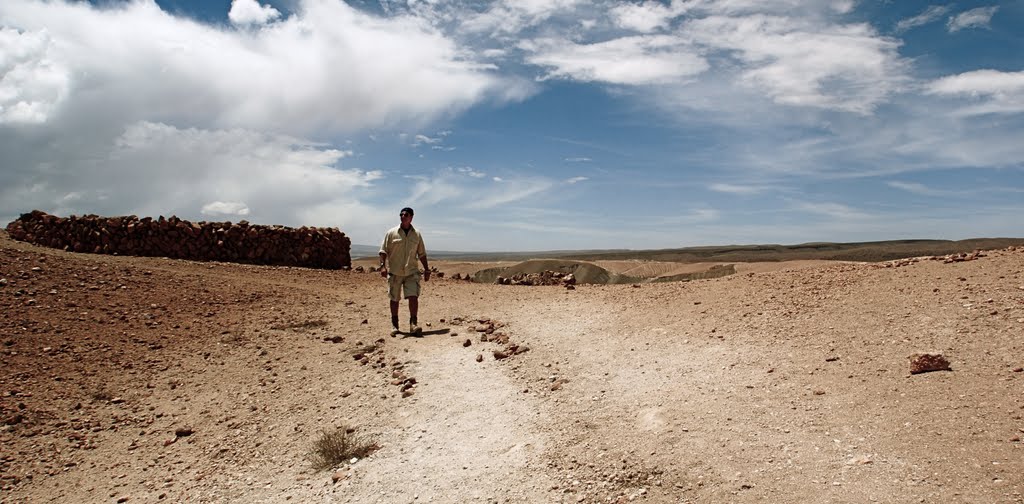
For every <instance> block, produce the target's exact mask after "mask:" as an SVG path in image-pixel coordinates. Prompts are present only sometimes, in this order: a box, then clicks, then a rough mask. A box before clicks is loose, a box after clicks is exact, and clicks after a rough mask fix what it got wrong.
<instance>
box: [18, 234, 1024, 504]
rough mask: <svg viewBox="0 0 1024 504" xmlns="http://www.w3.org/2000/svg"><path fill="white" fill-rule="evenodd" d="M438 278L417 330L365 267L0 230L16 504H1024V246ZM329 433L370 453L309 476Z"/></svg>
mask: <svg viewBox="0 0 1024 504" xmlns="http://www.w3.org/2000/svg"><path fill="white" fill-rule="evenodd" d="M367 264H370V263H367ZM432 264H433V265H434V266H436V267H437V268H438V269H439V270H441V271H443V272H445V273H446V275H445V277H444V278H433V279H431V281H430V282H429V283H427V284H425V286H424V292H423V297H422V300H421V307H420V310H421V313H420V322H421V325H427V324H428V325H427V327H425V329H426V330H427V333H428V334H426V335H425V336H424V337H422V338H403V337H391V335H390V327H389V326H390V323H389V317H388V312H387V300H386V298H385V293H384V284H383V281H382V279H381V278H380V277H379V276H377V275H376V274H373V273H369V272H356V271H323V270H311V269H302V268H283V267H259V266H249V265H238V264H225V263H200V262H191V261H176V260H168V259H159V258H131V257H114V256H99V255H85V254H70V253H66V252H62V251H58V250H52V249H46V248H42V247H38V246H33V245H27V244H23V243H18V242H14V241H11V240H10V239H9V238H8V237H7V235H6V234H4V233H0V307H2V315H0V359H2V366H0V420H2V428H0V442H2V447H3V449H2V453H0V501H2V502H4V503H15V502H19V503H20V502H274V503H277V502H300V503H304V502H360V503H363V502H382V503H393V502H629V501H640V502H657V503H662V502H666V503H668V502H673V503H679V502H695V503H697V502H699V503H720V502H780V503H808V502H830V503H831V502H850V503H853V502H857V503H863V502H883V503H912V502H913V503H916V502H954V503H955V502H964V503H1022V502H1024V443H1022V442H1021V438H1022V437H1024V247H1016V248H1013V247H1011V248H1003V249H999V250H990V251H985V252H984V253H983V254H980V255H979V256H978V257H976V258H973V260H966V261H957V262H945V261H943V260H934V259H919V260H903V261H891V262H877V263H862V262H838V261H783V262H772V263H737V264H736V265H735V268H736V273H735V274H732V275H728V276H724V277H720V278H712V279H703V280H693V281H688V282H664V283H625V284H618V285H588V284H581V285H577V286H576V288H575V289H571V290H570V289H567V288H565V287H562V286H557V285H556V286H534V287H530V286H517V285H494V284H483V283H471V282H467V281H463V280H454V279H452V278H451V277H452V276H453V275H454V274H456V273H458V274H460V275H463V274H468V273H472V272H474V271H476V270H478V269H481V268H484V267H490V266H493V264H481V263H471V262H465V261H462V262H455V261H450V262H446V261H438V260H435V261H433V263H432ZM599 264H600V265H601V266H603V267H604V268H606V269H607V270H609V271H615V272H619V273H625V272H631V273H632V274H638V273H637V272H642V273H643V275H644V276H652V275H665V274H673V275H674V274H679V273H684V272H686V271H688V270H692V269H694V268H698V269H699V268H705V267H709V266H711V265H710V264H703V265H697V266H694V265H679V264H664V263H653V262H643V261H629V260H626V259H619V260H617V262H616V261H606V262H603V263H599ZM404 309H405V306H404V304H403V311H404ZM402 320H403V324H405V323H406V317H405V316H404V315H403V317H402ZM445 329H447V330H448V331H447V332H446V333H443V332H442V331H443V330H445ZM484 340H486V341H484ZM512 346H515V347H516V348H515V350H513V351H509V349H510V348H511V347H512ZM922 351H934V352H941V353H943V354H944V355H945V356H946V357H947V358H948V359H949V361H950V364H951V370H949V371H941V372H931V373H924V374H915V375H911V374H910V373H909V361H908V356H909V355H911V354H913V353H915V352H922ZM496 352H497V353H496ZM498 357H501V358H498ZM410 379H411V380H410ZM341 426H348V427H351V428H353V429H355V430H354V433H357V434H360V435H363V436H366V437H367V438H368V439H372V440H373V441H374V442H375V443H376V445H377V446H378V449H377V450H376V451H374V452H373V453H372V454H370V455H369V456H367V457H365V458H357V459H349V460H346V461H344V462H340V463H338V464H337V465H335V466H334V467H330V468H328V469H323V470H315V469H313V467H312V464H311V462H310V459H309V455H310V453H311V451H312V450H313V447H314V445H315V442H316V440H317V439H318V438H319V437H320V436H321V435H322V434H323V433H324V432H326V431H330V430H332V429H335V428H338V427H341Z"/></svg>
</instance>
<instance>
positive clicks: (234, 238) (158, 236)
mask: <svg viewBox="0 0 1024 504" xmlns="http://www.w3.org/2000/svg"><path fill="white" fill-rule="evenodd" d="M7 232H8V234H10V236H11V238H13V239H15V240H20V241H25V242H29V243H35V244H38V245H43V246H46V247H53V248H59V249H64V250H67V251H72V252H86V253H92V254H116V255H130V256H155V257H170V258H174V259H192V260H197V261H227V262H240V263H249V264H272V265H280V266H304V267H308V268H325V269H339V268H348V267H350V266H351V265H352V257H351V255H350V250H351V244H352V242H351V241H350V240H349V238H348V237H347V236H345V233H342V232H341V231H340V230H338V228H315V227H305V226H303V227H301V228H290V227H284V226H260V225H252V224H249V223H248V222H246V221H240V222H238V223H235V224H232V223H231V222H198V223H196V222H189V221H185V220H181V219H179V218H177V217H174V216H171V217H170V218H167V219H165V218H164V217H163V216H161V217H160V218H158V219H153V218H150V217H143V218H141V219H140V218H138V217H136V216H134V215H131V216H127V217H100V216H97V215H85V216H74V215H72V216H71V217H66V218H64V217H57V216H54V215H49V214H47V213H45V212H40V211H39V210H35V211H33V212H31V213H27V214H22V216H21V217H19V218H18V219H17V220H15V221H13V222H11V223H10V224H8V225H7Z"/></svg>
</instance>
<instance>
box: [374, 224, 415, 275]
mask: <svg viewBox="0 0 1024 504" xmlns="http://www.w3.org/2000/svg"><path fill="white" fill-rule="evenodd" d="M380 253H381V254H387V256H388V273H390V274H392V275H395V276H409V275H414V274H418V273H419V272H420V268H419V265H417V264H416V261H417V259H418V258H419V257H426V255H427V249H425V248H424V247H423V237H422V236H420V232H419V231H417V230H416V228H414V227H410V228H409V233H408V234H406V233H405V231H402V227H401V226H395V227H393V228H391V229H390V230H388V232H387V234H385V235H384V243H382V244H381V246H380Z"/></svg>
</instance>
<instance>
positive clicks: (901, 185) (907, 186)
mask: <svg viewBox="0 0 1024 504" xmlns="http://www.w3.org/2000/svg"><path fill="white" fill-rule="evenodd" d="M886 185H888V186H889V187H892V188H894V189H900V190H902V191H907V192H909V193H913V194H919V195H921V196H941V197H950V196H958V195H959V193H956V192H954V191H944V190H941V189H932V188H931V187H928V186H926V185H924V184H919V183H917V182H901V181H898V180H890V181H888V182H886Z"/></svg>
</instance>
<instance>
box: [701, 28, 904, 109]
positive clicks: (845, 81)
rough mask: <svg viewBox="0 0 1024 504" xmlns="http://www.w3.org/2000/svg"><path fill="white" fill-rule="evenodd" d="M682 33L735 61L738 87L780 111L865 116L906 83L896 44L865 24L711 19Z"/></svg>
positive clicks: (898, 43)
mask: <svg viewBox="0 0 1024 504" xmlns="http://www.w3.org/2000/svg"><path fill="white" fill-rule="evenodd" d="M685 33H686V34H687V36H688V37H691V38H692V41H693V42H694V43H695V44H700V45H705V46H707V47H709V48H710V49H713V50H726V51H729V53H728V54H732V55H735V57H736V58H737V59H738V60H739V62H740V63H741V64H742V67H741V69H740V70H739V75H740V78H741V82H743V83H745V84H746V85H747V86H750V87H752V88H756V89H760V90H763V91H764V92H766V93H767V94H768V95H769V96H771V97H772V98H773V99H774V100H775V101H776V102H778V103H782V104H787V105H798V106H804V107H816V108H825V109H836V110H843V111H847V112H855V113H860V114H869V113H871V112H872V111H873V110H874V109H875V107H877V106H878V105H879V104H881V103H883V102H885V101H886V100H887V99H888V98H889V97H890V96H891V95H892V94H893V93H895V92H897V91H899V90H900V89H901V87H902V85H903V84H904V83H905V82H906V81H907V77H906V75H905V72H906V63H905V62H904V61H903V60H902V59H901V58H900V56H899V53H898V48H899V46H900V42H899V41H897V40H895V39H890V38H886V37H882V36H879V35H878V33H877V32H876V31H875V30H874V29H873V28H872V27H871V26H870V25H867V24H848V25H836V24H825V25H822V24H820V23H818V22H815V21H813V20H806V19H803V20H801V19H795V18H786V17H777V16H764V15H751V16H746V17H723V16H709V17H706V18H702V19H697V20H693V21H690V22H688V23H687V24H686V29H685Z"/></svg>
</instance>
